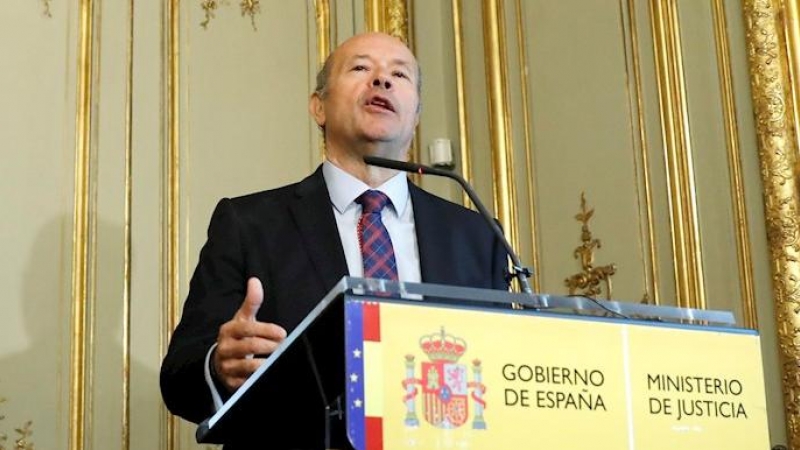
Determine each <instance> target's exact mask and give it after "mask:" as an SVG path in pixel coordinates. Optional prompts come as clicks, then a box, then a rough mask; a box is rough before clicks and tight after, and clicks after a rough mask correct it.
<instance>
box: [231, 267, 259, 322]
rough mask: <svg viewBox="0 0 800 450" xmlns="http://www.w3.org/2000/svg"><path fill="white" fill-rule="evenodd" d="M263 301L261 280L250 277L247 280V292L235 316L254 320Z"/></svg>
mask: <svg viewBox="0 0 800 450" xmlns="http://www.w3.org/2000/svg"><path fill="white" fill-rule="evenodd" d="M263 302H264V287H263V286H262V285H261V280H259V279H258V278H256V277H251V278H250V279H249V280H247V294H246V295H245V297H244V301H243V302H242V306H240V307H239V311H237V312H236V318H237V319H240V320H250V321H255V320H256V313H258V309H259V308H261V304H262V303H263Z"/></svg>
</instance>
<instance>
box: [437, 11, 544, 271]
mask: <svg viewBox="0 0 800 450" xmlns="http://www.w3.org/2000/svg"><path fill="white" fill-rule="evenodd" d="M451 7H452V10H453V46H454V48H453V54H454V55H455V63H456V67H455V68H456V102H457V105H458V106H457V108H458V141H459V152H460V153H459V154H460V155H461V158H460V159H461V176H462V177H464V179H465V180H467V182H468V183H470V184H472V183H473V180H472V149H471V147H470V137H469V126H468V125H467V124H468V123H469V121H468V116H469V115H468V113H467V88H466V76H465V74H466V69H465V67H464V27H463V25H462V21H461V19H462V11H463V9H462V8H461V0H452V3H451ZM462 203H463V205H464V206H467V207H469V205H470V204H471V200H470V198H469V195H467V193H466V192H464V193H463V194H462ZM534 267H535V266H534Z"/></svg>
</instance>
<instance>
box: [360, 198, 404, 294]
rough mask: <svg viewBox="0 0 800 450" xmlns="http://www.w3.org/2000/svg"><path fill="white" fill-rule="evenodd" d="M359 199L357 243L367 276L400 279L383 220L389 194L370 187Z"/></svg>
mask: <svg viewBox="0 0 800 450" xmlns="http://www.w3.org/2000/svg"><path fill="white" fill-rule="evenodd" d="M356 203H359V204H360V205H361V207H362V211H361V219H359V221H358V244H359V247H361V258H362V261H363V263H364V277H365V278H381V279H385V280H392V281H397V262H396V261H395V259H394V248H393V247H392V239H391V238H390V237H389V232H388V231H387V230H386V227H385V226H384V225H383V221H382V220H381V211H382V210H383V207H384V206H386V205H387V204H388V203H389V197H387V196H386V194H384V193H383V192H380V191H372V190H370V191H366V192H364V193H363V194H361V195H360V196H359V197H358V198H357V199H356Z"/></svg>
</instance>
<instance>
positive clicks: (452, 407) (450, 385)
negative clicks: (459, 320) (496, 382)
mask: <svg viewBox="0 0 800 450" xmlns="http://www.w3.org/2000/svg"><path fill="white" fill-rule="evenodd" d="M419 346H420V349H422V351H423V352H424V353H425V355H426V356H427V357H428V361H424V362H423V363H422V364H421V370H422V371H421V376H420V377H419V378H417V377H416V376H415V371H416V364H415V362H414V360H415V357H414V355H406V358H405V359H406V361H405V367H406V378H405V380H403V389H404V390H405V395H404V396H403V401H404V402H405V405H406V417H405V421H404V422H405V425H406V426H407V427H417V426H419V420H418V418H417V395H418V394H419V392H420V390H419V389H418V386H419V387H420V388H421V390H422V400H423V413H424V417H425V421H426V422H428V423H429V424H431V425H433V426H435V427H437V428H458V427H460V426H462V425H464V424H465V423H467V421H468V420H469V403H470V400H472V403H474V406H475V414H474V415H473V417H472V428H473V429H486V421H485V420H484V417H483V411H484V410H485V409H486V401H485V400H484V398H483V395H484V393H485V392H486V386H484V385H483V382H482V376H481V372H482V367H481V361H480V360H478V359H475V360H473V361H472V364H471V366H472V370H471V372H472V381H470V380H469V379H468V376H469V373H468V369H467V365H465V364H459V363H458V361H459V359H461V357H462V356H464V354H465V353H466V351H467V343H466V341H465V340H463V339H461V338H459V337H456V336H454V335H452V334H448V333H446V332H445V329H444V327H442V328H441V330H440V332H438V333H433V334H428V335H425V336H422V337H421V338H420V339H419ZM470 389H471V390H472V392H471V395H470V392H469V391H470Z"/></svg>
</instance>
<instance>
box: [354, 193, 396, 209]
mask: <svg viewBox="0 0 800 450" xmlns="http://www.w3.org/2000/svg"><path fill="white" fill-rule="evenodd" d="M356 203H359V204H361V207H362V208H363V210H364V212H365V213H379V212H381V211H382V210H383V207H384V206H386V205H387V204H388V203H389V197H387V196H386V194H384V193H383V192H381V191H374V190H369V191H364V193H363V194H361V195H359V196H358V198H357V199H356Z"/></svg>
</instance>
